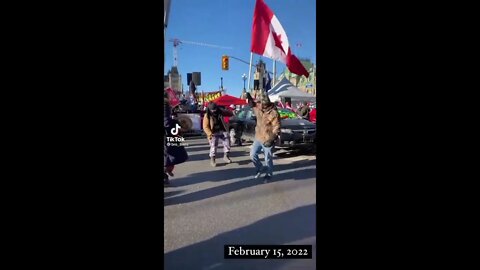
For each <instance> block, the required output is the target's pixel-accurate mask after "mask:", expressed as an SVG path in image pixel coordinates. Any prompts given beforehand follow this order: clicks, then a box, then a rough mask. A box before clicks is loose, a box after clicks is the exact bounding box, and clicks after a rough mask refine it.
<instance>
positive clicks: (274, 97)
mask: <svg viewBox="0 0 480 270" xmlns="http://www.w3.org/2000/svg"><path fill="white" fill-rule="evenodd" d="M267 94H268V97H269V98H270V101H272V102H275V101H278V100H280V99H281V98H282V97H284V98H285V97H287V98H291V100H292V101H312V102H313V101H315V96H314V95H312V94H310V93H306V92H303V91H302V90H300V89H298V88H297V87H295V86H294V85H293V84H291V83H290V82H289V81H288V80H287V79H286V78H283V79H282V80H281V81H280V82H279V83H278V84H277V85H275V86H274V87H273V88H272V89H270V90H269V91H268V92H267Z"/></svg>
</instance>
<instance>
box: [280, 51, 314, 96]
mask: <svg viewBox="0 0 480 270" xmlns="http://www.w3.org/2000/svg"><path fill="white" fill-rule="evenodd" d="M300 62H301V63H302V64H303V66H304V67H305V69H306V70H307V71H308V73H309V76H308V78H307V77H305V76H299V75H297V74H294V73H291V72H290V70H288V68H287V69H285V71H284V72H283V73H282V74H281V75H280V77H279V78H278V81H280V80H282V79H283V78H287V80H289V81H290V82H291V83H292V84H293V85H295V87H297V88H298V89H300V90H302V91H305V92H307V93H310V94H312V95H314V96H317V70H316V67H315V64H314V63H312V61H311V60H309V59H300Z"/></svg>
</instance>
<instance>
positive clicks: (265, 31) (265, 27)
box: [250, 0, 309, 78]
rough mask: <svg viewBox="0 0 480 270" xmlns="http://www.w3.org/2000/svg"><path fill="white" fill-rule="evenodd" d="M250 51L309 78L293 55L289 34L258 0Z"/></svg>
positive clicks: (261, 0)
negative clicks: (278, 62)
mask: <svg viewBox="0 0 480 270" xmlns="http://www.w3.org/2000/svg"><path fill="white" fill-rule="evenodd" d="M250 51H251V52H254V53H256V54H259V55H263V56H265V57H268V58H270V59H273V60H276V61H280V62H282V63H284V64H286V65H287V67H288V69H289V70H290V71H291V72H292V73H295V74H297V75H305V77H307V78H308V75H309V74H308V71H307V70H306V69H305V67H304V66H303V65H302V63H301V62H300V60H298V58H297V57H296V56H295V55H293V54H292V51H291V49H290V45H289V43H288V38H287V34H286V33H285V30H284V29H283V27H282V25H281V24H280V22H279V21H278V19H277V16H275V14H273V12H272V11H271V10H270V8H269V7H268V6H267V5H266V4H265V2H263V0H257V1H256V3H255V11H254V13H253V30H252V46H251V49H250Z"/></svg>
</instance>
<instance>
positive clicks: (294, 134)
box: [230, 106, 316, 150]
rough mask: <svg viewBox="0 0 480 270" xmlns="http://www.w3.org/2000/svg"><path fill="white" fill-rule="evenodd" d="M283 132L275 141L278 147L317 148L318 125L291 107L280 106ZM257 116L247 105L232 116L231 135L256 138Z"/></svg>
mask: <svg viewBox="0 0 480 270" xmlns="http://www.w3.org/2000/svg"><path fill="white" fill-rule="evenodd" d="M278 112H279V114H280V118H281V120H280V126H281V130H280V131H281V133H280V136H279V138H278V139H277V141H276V143H275V147H277V148H287V149H291V148H300V147H309V148H310V149H312V150H315V149H316V126H315V124H313V123H312V122H309V121H307V120H305V119H302V118H301V117H299V116H298V115H297V114H296V113H295V112H293V111H292V110H290V109H284V108H279V109H278ZM256 125H257V120H256V117H255V115H254V113H253V111H252V108H251V107H249V106H245V107H244V108H243V109H241V110H240V111H239V112H238V114H237V115H236V116H233V117H231V118H230V137H232V138H233V137H235V138H241V139H242V140H245V141H253V140H254V138H255V126H256Z"/></svg>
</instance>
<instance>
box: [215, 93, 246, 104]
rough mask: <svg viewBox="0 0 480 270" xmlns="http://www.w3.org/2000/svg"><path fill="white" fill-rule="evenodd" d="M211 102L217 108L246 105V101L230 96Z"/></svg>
mask: <svg viewBox="0 0 480 270" xmlns="http://www.w3.org/2000/svg"><path fill="white" fill-rule="evenodd" d="M211 102H214V103H215V104H217V105H219V106H230V105H232V104H233V105H246V104H247V100H246V99H241V98H237V97H234V96H230V95H224V96H221V97H219V98H217V99H214V100H212V101H211Z"/></svg>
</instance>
